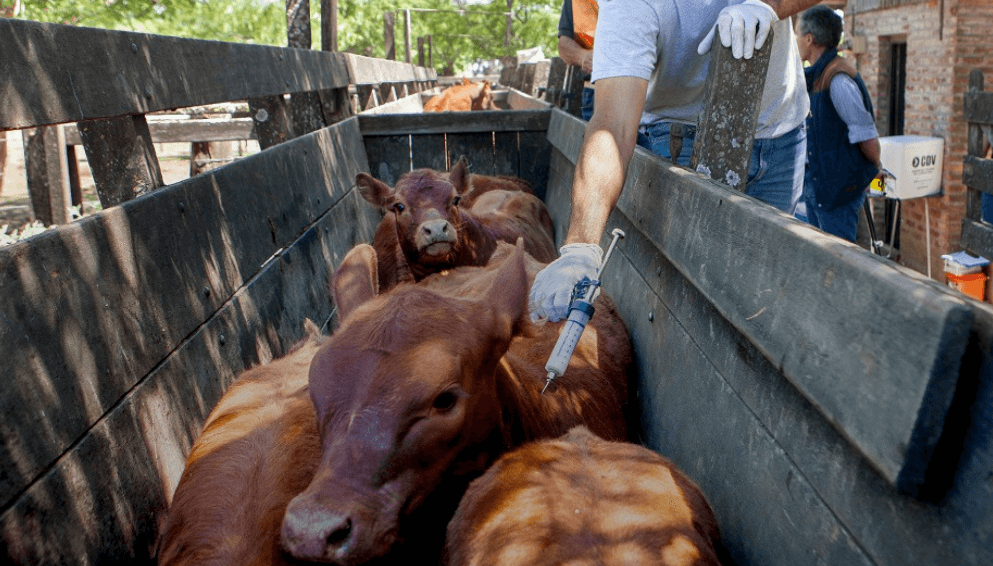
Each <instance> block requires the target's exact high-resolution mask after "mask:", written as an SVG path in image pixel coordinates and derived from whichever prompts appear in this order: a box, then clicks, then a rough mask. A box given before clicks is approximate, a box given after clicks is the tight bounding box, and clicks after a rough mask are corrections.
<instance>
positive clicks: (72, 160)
mask: <svg viewBox="0 0 993 566" xmlns="http://www.w3.org/2000/svg"><path fill="white" fill-rule="evenodd" d="M66 174H67V175H68V177H69V204H70V205H72V206H78V207H79V212H80V213H81V214H82V212H83V186H82V185H81V184H80V182H79V160H78V159H76V146H74V145H67V146H66Z"/></svg>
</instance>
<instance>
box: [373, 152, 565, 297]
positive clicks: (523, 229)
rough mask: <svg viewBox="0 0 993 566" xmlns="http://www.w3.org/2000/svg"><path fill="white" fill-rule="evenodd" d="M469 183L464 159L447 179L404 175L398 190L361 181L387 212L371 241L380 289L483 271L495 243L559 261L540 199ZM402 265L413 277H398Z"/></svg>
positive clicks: (494, 180)
mask: <svg viewBox="0 0 993 566" xmlns="http://www.w3.org/2000/svg"><path fill="white" fill-rule="evenodd" d="M471 177H472V176H470V175H469V171H468V164H467V162H466V161H465V159H459V161H458V162H457V163H456V164H455V166H454V167H453V168H452V170H451V171H450V172H449V173H441V172H438V171H434V170H432V169H416V170H414V171H411V172H410V173H406V174H404V175H403V176H402V177H400V180H399V181H398V182H397V185H396V188H395V189H394V188H393V187H390V186H389V185H387V184H386V183H384V182H382V181H380V180H378V179H375V178H374V177H372V176H371V175H369V174H368V173H359V174H358V175H357V176H356V178H355V182H356V184H357V185H358V187H359V192H360V193H361V194H362V197H363V198H365V200H367V201H368V202H369V203H371V204H373V205H375V206H378V207H380V208H382V209H384V210H385V211H386V215H385V216H384V218H383V220H382V221H381V223H380V225H379V226H378V227H377V230H376V235H375V237H374V238H373V246H374V247H375V248H376V252H377V256H378V257H379V258H380V261H381V263H380V265H379V281H380V287H381V288H382V289H383V290H387V289H389V288H391V287H392V286H393V285H395V284H396V283H398V282H401V281H406V280H411V279H412V280H415V281H420V280H421V279H423V278H424V277H427V276H428V275H430V274H432V273H438V272H440V271H444V270H446V269H451V268H453V267H458V266H463V265H475V266H479V265H485V264H486V263H487V261H489V258H490V255H491V254H492V253H493V250H494V249H495V248H496V243H497V242H498V241H505V242H510V243H513V242H515V241H517V238H519V237H523V238H524V246H525V251H527V252H528V253H529V254H531V255H532V256H533V257H535V258H536V259H537V260H539V261H543V262H549V261H552V260H554V259H555V258H556V257H557V254H556V250H555V244H554V239H553V238H554V233H555V226H554V224H553V223H552V219H551V216H549V214H548V210H547V209H546V208H545V204H544V203H543V202H541V199H539V198H538V197H536V196H534V195H533V194H530V193H528V192H525V191H522V190H519V189H518V190H502V189H498V188H497V189H494V188H493V187H494V184H499V183H501V182H502V181H501V179H502V178H499V177H487V178H486V179H482V180H478V181H477V182H476V184H475V185H474V184H473V183H472V179H471ZM504 180H505V179H504ZM507 183H508V184H509V183H510V181H507ZM467 193H470V194H472V195H473V198H474V200H473V201H472V204H471V207H470V208H468V209H467V208H465V207H463V206H461V204H460V200H461V199H462V196H463V195H465V194H467ZM390 216H392V217H393V218H389V217H390ZM398 265H399V266H402V267H403V268H405V269H406V270H409V274H406V273H404V272H398V271H397V270H396V267H395V266H398Z"/></svg>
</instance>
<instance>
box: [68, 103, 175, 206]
mask: <svg viewBox="0 0 993 566" xmlns="http://www.w3.org/2000/svg"><path fill="white" fill-rule="evenodd" d="M77 129H78V131H79V136H80V139H81V140H82V142H83V149H84V150H85V151H86V161H87V163H89V165H90V171H91V172H92V173H93V181H94V183H95V184H96V188H97V195H98V196H99V197H100V204H101V205H102V206H103V207H104V208H105V209H106V208H110V207H112V206H115V205H118V204H121V203H122V202H125V201H128V200H131V199H133V198H135V197H139V196H141V195H144V194H147V193H150V192H152V191H154V190H155V189H157V188H159V187H161V186H163V185H164V184H165V183H164V182H163V181H162V170H161V169H160V168H159V160H158V158H157V157H156V155H155V145H154V144H153V143H152V135H151V133H150V132H149V130H148V123H147V122H146V121H145V117H144V116H143V115H138V116H121V117H117V118H107V119H104V120H88V121H86V122H80V123H79V124H77Z"/></svg>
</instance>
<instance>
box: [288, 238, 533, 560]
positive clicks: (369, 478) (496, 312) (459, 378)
mask: <svg viewBox="0 0 993 566" xmlns="http://www.w3.org/2000/svg"><path fill="white" fill-rule="evenodd" d="M359 248H360V249H361V251H360V252H358V253H355V254H353V253H349V255H348V257H346V259H345V260H344V261H343V266H342V267H340V268H339V270H338V271H337V272H336V274H335V278H334V287H335V300H336V303H337V304H338V305H339V309H340V316H341V317H342V319H343V321H342V323H341V325H340V327H339V328H338V330H337V331H336V332H335V333H334V335H332V336H331V337H330V338H329V339H328V343H327V344H326V345H325V346H323V347H322V349H321V350H320V351H319V352H318V354H317V355H316V356H315V358H314V361H313V363H312V365H311V369H310V393H311V397H312V400H313V402H314V407H315V409H316V414H317V422H318V426H319V428H320V430H321V441H322V456H321V462H320V466H319V468H318V471H317V472H316V474H315V476H314V479H313V481H312V483H311V484H310V486H309V487H308V488H307V489H306V490H305V491H304V492H303V493H301V494H300V495H298V496H297V497H296V498H295V499H293V501H292V502H291V503H290V504H289V506H288V508H287V511H286V515H285V517H284V519H283V526H282V543H283V546H284V548H285V549H286V550H287V551H289V552H290V553H291V554H292V555H293V556H294V557H296V558H299V559H305V560H315V561H323V562H330V563H334V564H342V565H352V564H360V563H366V562H368V561H370V560H375V559H377V558H382V557H384V556H385V555H386V554H388V553H389V552H390V550H391V549H392V548H393V547H394V545H395V544H396V543H398V542H400V541H405V540H410V539H411V538H417V537H420V536H421V535H422V534H423V533H424V532H425V531H430V532H432V533H434V535H435V536H436V537H437V546H438V549H439V551H440V547H441V544H442V542H441V541H442V539H443V536H444V529H445V524H446V523H447V520H448V519H449V518H450V517H451V514H452V513H453V512H454V509H455V506H456V505H457V502H458V498H459V497H460V496H461V495H462V493H463V492H464V490H465V488H466V486H467V485H468V482H469V481H470V480H471V479H472V478H473V477H475V476H476V475H478V474H479V473H481V472H482V471H483V470H484V469H485V467H486V466H487V465H489V463H490V462H491V461H492V459H493V458H495V457H496V456H497V455H498V454H499V452H500V451H502V447H503V431H502V430H501V425H500V422H501V407H500V404H499V402H498V401H497V393H496V381H495V371H496V367H497V364H498V362H499V360H500V358H501V356H503V355H504V353H505V352H506V350H507V348H508V346H509V344H510V340H511V337H512V333H513V330H514V328H515V325H516V324H518V321H519V320H521V318H522V316H523V314H524V305H525V302H526V299H525V297H526V293H527V281H528V279H527V276H526V272H525V264H524V256H523V251H522V247H521V246H519V247H518V250H517V251H516V252H515V253H514V254H512V255H511V256H510V257H509V259H507V260H505V261H504V262H503V263H502V264H501V265H500V266H499V267H498V268H496V269H492V270H483V269H482V268H479V269H480V273H481V274H482V275H483V276H484V277H485V278H488V279H485V281H484V282H483V284H482V285H479V283H478V282H474V286H472V287H466V288H471V289H479V292H478V293H476V294H475V295H474V294H473V293H471V292H466V291H462V292H458V293H456V292H454V291H453V290H452V289H447V290H446V291H444V292H439V291H435V290H432V288H431V285H426V284H418V285H401V286H399V287H397V288H395V289H393V290H392V291H391V292H390V293H386V294H384V295H379V296H374V295H375V267H374V266H375V258H374V257H371V258H370V253H371V255H372V256H374V255H375V253H374V252H372V250H371V248H370V247H369V246H365V245H363V246H359ZM353 261H358V262H360V265H359V266H358V267H355V266H354V265H352V264H351V262H353ZM361 264H365V267H362V265H361ZM470 269H473V268H470ZM342 274H344V276H342ZM439 510H443V511H439ZM415 535H416V536H415Z"/></svg>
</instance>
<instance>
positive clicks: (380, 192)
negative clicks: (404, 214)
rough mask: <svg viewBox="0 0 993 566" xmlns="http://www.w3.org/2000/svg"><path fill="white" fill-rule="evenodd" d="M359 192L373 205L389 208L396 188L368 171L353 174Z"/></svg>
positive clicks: (394, 198) (394, 196)
mask: <svg viewBox="0 0 993 566" xmlns="http://www.w3.org/2000/svg"><path fill="white" fill-rule="evenodd" d="M355 184H356V185H358V187H359V194H360V195H362V198H364V199H365V200H366V201H368V202H369V203H370V204H372V205H373V206H378V207H380V208H389V207H390V206H391V205H392V204H393V202H394V201H395V200H396V190H394V189H393V187H391V186H389V185H387V184H386V183H384V182H382V181H380V180H379V179H377V178H375V177H373V176H372V175H370V174H368V173H359V174H358V175H356V176H355Z"/></svg>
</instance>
